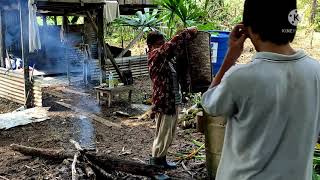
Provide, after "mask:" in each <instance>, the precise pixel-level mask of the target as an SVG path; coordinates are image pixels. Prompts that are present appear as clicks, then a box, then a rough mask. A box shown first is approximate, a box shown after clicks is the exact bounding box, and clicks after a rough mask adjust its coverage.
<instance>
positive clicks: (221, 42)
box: [208, 31, 230, 76]
mask: <svg viewBox="0 0 320 180" xmlns="http://www.w3.org/2000/svg"><path fill="white" fill-rule="evenodd" d="M208 32H209V33H210V34H211V42H210V44H211V63H212V75H213V76H214V75H216V74H217V73H218V71H219V69H220V67H221V65H222V63H223V60H224V57H225V55H226V53H227V50H228V47H229V45H228V40H229V34H230V32H228V31H208Z"/></svg>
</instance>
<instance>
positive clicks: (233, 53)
mask: <svg viewBox="0 0 320 180" xmlns="http://www.w3.org/2000/svg"><path fill="white" fill-rule="evenodd" d="M247 37H248V36H247V33H246V29H245V27H244V25H243V24H238V25H236V26H235V27H234V28H233V30H232V31H231V33H230V37H229V50H228V53H227V55H226V56H227V57H228V58H225V60H227V61H230V62H228V63H231V64H234V63H235V62H236V61H237V59H238V58H239V57H240V55H241V53H242V52H243V44H244V42H245V41H246V39H247Z"/></svg>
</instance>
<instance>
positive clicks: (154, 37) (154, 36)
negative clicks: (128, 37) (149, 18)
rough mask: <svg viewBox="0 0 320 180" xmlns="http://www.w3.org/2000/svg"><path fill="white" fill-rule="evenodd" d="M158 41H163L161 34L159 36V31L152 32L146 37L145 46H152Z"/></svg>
mask: <svg viewBox="0 0 320 180" xmlns="http://www.w3.org/2000/svg"><path fill="white" fill-rule="evenodd" d="M159 40H164V36H163V34H161V33H160V32H159V31H152V32H150V33H149V34H148V36H147V44H148V45H153V44H155V43H156V42H158V41H159Z"/></svg>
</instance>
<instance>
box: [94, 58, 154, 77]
mask: <svg viewBox="0 0 320 180" xmlns="http://www.w3.org/2000/svg"><path fill="white" fill-rule="evenodd" d="M116 62H117V64H118V66H119V68H120V70H122V71H123V70H129V69H131V71H132V74H133V77H140V76H148V75H149V72H148V64H147V56H136V57H124V58H117V59H116ZM105 70H106V71H107V73H109V72H110V71H112V73H113V74H114V77H115V78H118V75H117V73H116V70H115V69H114V68H113V66H112V64H111V62H108V63H107V65H106V66H105ZM90 72H91V79H92V80H99V77H100V68H99V60H98V59H93V60H92V61H91V63H90Z"/></svg>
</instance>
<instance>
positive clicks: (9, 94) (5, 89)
mask: <svg viewBox="0 0 320 180" xmlns="http://www.w3.org/2000/svg"><path fill="white" fill-rule="evenodd" d="M0 97H1V98H5V99H8V100H10V101H13V102H17V103H19V104H24V103H25V94H24V76H23V74H22V73H17V72H13V71H7V69H5V68H0Z"/></svg>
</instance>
